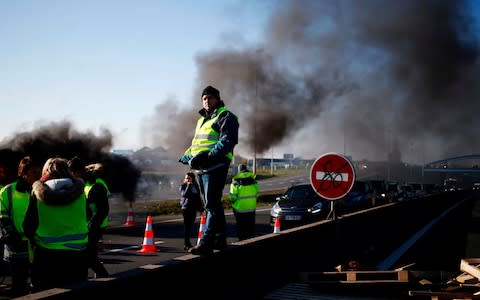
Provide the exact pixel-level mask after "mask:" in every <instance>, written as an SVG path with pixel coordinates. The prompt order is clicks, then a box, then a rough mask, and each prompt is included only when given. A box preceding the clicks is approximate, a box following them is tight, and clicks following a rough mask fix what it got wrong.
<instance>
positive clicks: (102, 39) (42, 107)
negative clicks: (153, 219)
mask: <svg viewBox="0 0 480 300" xmlns="http://www.w3.org/2000/svg"><path fill="white" fill-rule="evenodd" d="M268 5H269V4H268V3H267V2H263V1H242V0H239V1H236V0H228V1H220V0H219V1H216V0H207V1H190V0H189V1H186V0H183V1H166V0H165V1H164V0H162V1H161V0H157V1H153V0H152V1H149V0H135V1H123V0H102V1H96V0H95V1H91V0H82V1H70V0H57V1H54V0H42V1H35V0H20V1H17V0H5V1H1V2H0V41H1V43H0V70H1V71H0V103H1V104H2V107H3V108H2V114H1V115H2V126H0V141H1V140H2V139H10V138H11V137H12V136H13V135H14V134H15V132H19V131H22V132H23V131H30V130H32V129H34V128H35V127H36V126H38V124H39V123H40V124H43V123H45V122H47V123H48V122H51V121H60V120H70V121H72V123H73V125H74V126H75V127H76V128H77V129H78V130H80V131H84V130H88V131H93V132H99V131H100V130H101V128H104V127H105V128H107V129H109V130H110V131H111V132H112V133H113V134H114V137H115V138H114V147H115V148H133V149H137V148H139V147H141V146H144V145H145V144H147V146H148V141H146V140H145V139H144V138H143V137H142V134H141V129H140V125H141V122H142V119H143V118H145V117H148V116H149V115H151V114H152V110H153V109H154V107H155V106H156V105H157V104H159V103H162V102H163V101H164V99H166V98H167V97H168V98H172V97H173V98H175V99H177V102H175V103H171V105H172V106H181V105H189V103H191V101H190V98H191V97H192V90H193V87H194V82H195V80H196V76H197V74H196V70H197V69H196V65H195V55H196V54H198V53H201V52H205V51H211V50H212V49H215V48H219V47H223V46H225V45H224V43H225V37H226V36H227V35H228V36H229V37H233V39H232V40H231V43H232V45H235V44H249V43H254V42H255V41H256V40H257V39H258V38H259V35H260V32H259V30H260V29H261V28H263V24H262V23H263V22H265V20H266V15H267V10H268ZM227 42H228V40H227ZM196 96H197V95H195V97H196ZM112 108H113V109H112Z"/></svg>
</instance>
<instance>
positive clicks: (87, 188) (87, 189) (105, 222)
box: [84, 178, 110, 228]
mask: <svg viewBox="0 0 480 300" xmlns="http://www.w3.org/2000/svg"><path fill="white" fill-rule="evenodd" d="M95 183H98V184H101V185H103V186H104V187H105V189H106V190H107V197H108V195H110V191H109V190H108V186H107V183H106V182H105V181H103V179H101V178H97V179H95V182H94V183H90V182H85V188H84V191H85V195H86V196H87V198H88V194H89V193H90V190H91V189H92V187H93V185H94V184H95ZM89 208H90V210H91V211H92V216H94V215H95V214H96V213H97V206H96V205H95V203H90V204H89ZM107 226H108V216H106V217H105V219H103V221H102V224H101V225H100V227H101V228H106V227H107Z"/></svg>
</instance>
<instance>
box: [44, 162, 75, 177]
mask: <svg viewBox="0 0 480 300" xmlns="http://www.w3.org/2000/svg"><path fill="white" fill-rule="evenodd" d="M43 176H48V178H49V179H55V178H71V177H72V175H71V173H70V170H69V168H68V161H67V160H66V159H64V158H60V157H52V158H49V159H47V161H46V162H45V164H44V165H43V169H42V177H43Z"/></svg>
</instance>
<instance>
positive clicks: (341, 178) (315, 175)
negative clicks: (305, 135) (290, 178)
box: [310, 152, 355, 200]
mask: <svg viewBox="0 0 480 300" xmlns="http://www.w3.org/2000/svg"><path fill="white" fill-rule="evenodd" d="M354 182H355V169H354V168H353V165H352V163H351V162H350V160H348V159H347V158H346V157H345V156H343V155H341V154H337V153H333V152H329V153H325V154H323V155H322V156H320V157H319V158H317V159H316V160H315V162H314V163H313V165H312V168H311V169H310V184H311V185H312V187H313V190H314V191H315V192H316V193H317V194H318V195H319V196H320V197H323V198H325V199H327V200H337V199H340V198H342V197H344V196H345V195H346V194H347V193H348V192H349V191H350V189H351V188H352V187H353V183H354Z"/></svg>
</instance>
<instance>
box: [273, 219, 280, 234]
mask: <svg viewBox="0 0 480 300" xmlns="http://www.w3.org/2000/svg"><path fill="white" fill-rule="evenodd" d="M273 233H280V218H279V217H276V218H275V224H274V225H273Z"/></svg>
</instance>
